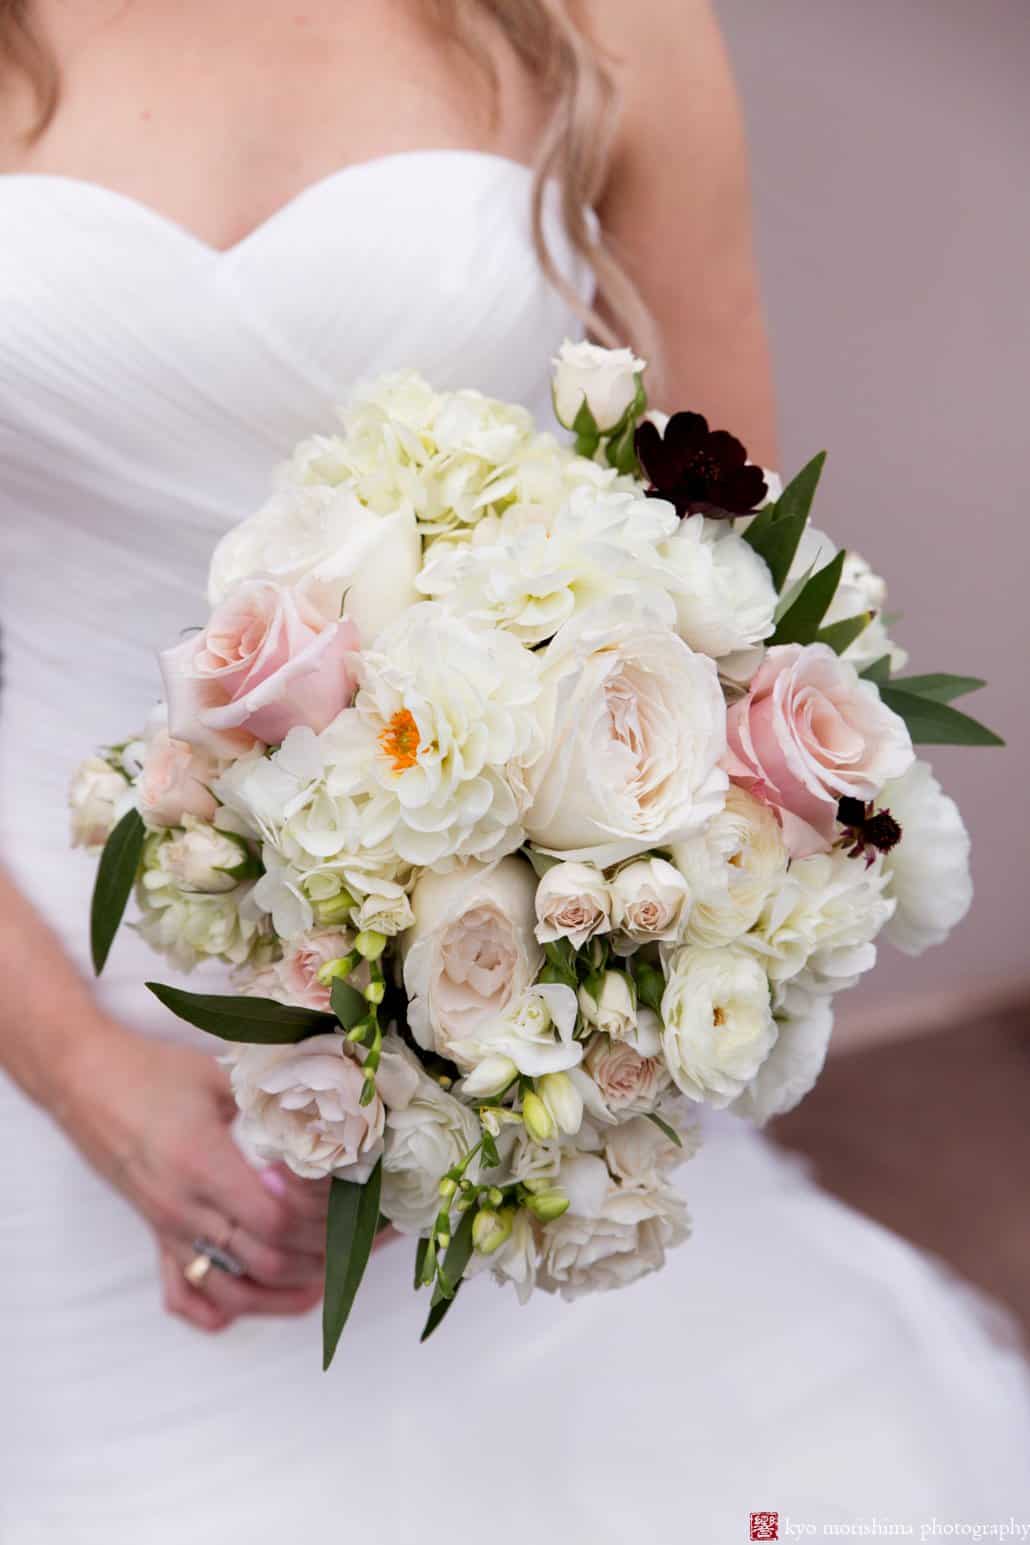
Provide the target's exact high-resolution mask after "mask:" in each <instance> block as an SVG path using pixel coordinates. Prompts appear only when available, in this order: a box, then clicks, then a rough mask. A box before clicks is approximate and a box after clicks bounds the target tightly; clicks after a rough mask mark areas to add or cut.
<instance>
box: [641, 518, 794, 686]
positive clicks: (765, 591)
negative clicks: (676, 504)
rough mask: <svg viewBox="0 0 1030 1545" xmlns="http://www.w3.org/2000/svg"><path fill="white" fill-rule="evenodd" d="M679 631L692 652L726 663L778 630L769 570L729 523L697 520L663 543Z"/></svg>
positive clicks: (683, 524)
mask: <svg viewBox="0 0 1030 1545" xmlns="http://www.w3.org/2000/svg"><path fill="white" fill-rule="evenodd" d="M661 557H662V561H663V563H664V565H665V583H666V588H667V589H668V591H669V594H670V595H671V596H672V599H673V601H674V602H675V605H676V627H677V631H678V632H679V635H680V637H681V638H682V639H684V640H685V641H686V643H688V644H689V645H690V647H691V649H696V650H698V651H699V652H700V653H701V654H706V655H711V656H712V658H713V659H720V658H721V657H722V656H725V655H734V654H736V653H737V652H738V651H740V650H750V649H754V648H755V647H756V646H757V645H759V644H761V642H762V641H763V639H766V638H768V637H769V635H770V634H771V633H772V632H773V631H774V629H775V627H776V621H775V612H776V600H777V597H776V590H775V587H774V586H773V582H772V576H771V574H770V573H769V569H768V565H767V564H766V562H765V560H764V559H763V558H760V557H759V556H758V554H757V553H756V552H755V550H754V548H753V547H751V546H750V545H749V544H748V543H747V542H745V541H744V538H743V537H742V536H739V535H738V534H737V533H736V532H735V531H733V530H731V529H730V527H729V524H728V523H727V522H726V521H721V520H706V519H705V517H704V516H703V515H692V516H691V517H690V519H689V520H681V521H679V522H678V525H677V527H676V530H675V532H674V534H673V535H672V536H670V537H669V539H668V540H667V541H666V542H664V543H663V544H662V548H661Z"/></svg>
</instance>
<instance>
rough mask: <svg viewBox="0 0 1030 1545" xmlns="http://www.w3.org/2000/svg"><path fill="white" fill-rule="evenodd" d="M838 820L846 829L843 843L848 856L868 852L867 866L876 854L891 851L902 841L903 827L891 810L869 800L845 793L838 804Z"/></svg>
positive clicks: (852, 856) (857, 856)
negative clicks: (876, 805) (864, 802)
mask: <svg viewBox="0 0 1030 1545" xmlns="http://www.w3.org/2000/svg"><path fill="white" fill-rule="evenodd" d="M837 820H838V821H839V822H840V824H841V825H842V826H843V828H844V832H843V842H844V847H845V850H846V852H847V854H848V857H849V858H861V857H862V856H863V854H864V855H865V863H866V868H867V869H868V868H869V865H870V864H871V863H872V862H873V859H874V858H875V857H876V855H877V853H889V852H890V850H891V848H893V847H896V846H897V844H898V843H899V842H900V841H901V827H900V826H899V825H898V823H897V821H896V820H895V819H894V817H893V816H892V815H891V813H890V811H889V810H877V809H876V807H875V806H874V805H873V804H872V802H870V803H869V804H868V805H866V804H863V802H862V801H861V800H860V799H854V798H853V797H852V796H851V795H845V797H844V798H843V799H842V800H841V801H840V803H839V804H838V806H837Z"/></svg>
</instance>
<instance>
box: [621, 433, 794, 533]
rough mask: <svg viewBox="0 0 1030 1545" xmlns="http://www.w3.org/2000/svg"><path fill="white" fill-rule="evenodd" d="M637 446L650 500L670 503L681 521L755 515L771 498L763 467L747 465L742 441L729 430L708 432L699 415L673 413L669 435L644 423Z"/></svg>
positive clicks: (638, 436) (635, 443) (636, 439)
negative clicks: (694, 517) (697, 518)
mask: <svg viewBox="0 0 1030 1545" xmlns="http://www.w3.org/2000/svg"><path fill="white" fill-rule="evenodd" d="M634 445H635V447H636V452H637V460H638V461H639V463H640V466H641V470H642V471H643V473H644V476H645V477H646V478H647V480H648V482H649V484H650V485H651V486H650V487H649V488H648V490H647V492H648V495H649V497H650V498H652V499H668V501H669V503H670V504H674V505H675V506H676V513H677V515H679V517H680V518H681V519H683V517H684V516H687V515H709V516H715V517H716V518H717V519H727V518H729V517H730V516H732V515H750V514H751V512H752V510H754V509H755V507H756V506H757V505H759V504H761V502H762V500H763V499H764V498H765V496H766V494H767V493H768V487H767V485H766V481H765V477H764V475H763V473H762V469H761V467H751V466H749V465H748V460H747V451H746V450H745V449H744V447H743V445H741V443H740V441H739V440H738V439H736V438H735V436H733V435H731V434H730V433H729V432H728V431H727V430H725V429H714V430H713V429H709V427H708V420H707V419H706V418H704V417H703V416H702V415H701V414H700V413H674V414H673V415H672V417H671V418H670V420H669V422H668V423H667V424H666V426H665V433H664V435H663V434H661V433H660V432H659V430H658V428H657V426H656V425H655V424H652V423H651V422H650V421H649V420H645V421H644V423H642V424H641V425H640V426H639V427H638V429H637V433H636V438H635V440H634Z"/></svg>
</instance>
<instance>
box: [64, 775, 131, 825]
mask: <svg viewBox="0 0 1030 1545" xmlns="http://www.w3.org/2000/svg"><path fill="white" fill-rule="evenodd" d="M131 803H132V791H131V789H130V787H129V780H128V779H127V778H126V777H125V776H124V774H123V773H120V772H119V771H118V769H117V768H116V767H112V766H111V764H110V762H108V761H106V760H105V759H104V758H103V757H102V756H88V757H87V758H86V760H85V761H84V762H80V764H79V766H78V767H77V768H76V769H75V775H74V777H73V778H72V781H71V786H70V788H69V790H68V807H69V810H70V812H71V840H72V847H74V848H94V847H100V846H101V845H102V844H103V843H105V842H106V841H107V839H108V837H109V836H110V835H111V830H112V828H113V827H114V824H115V821H116V820H117V819H118V814H119V812H120V810H121V807H122V805H123V804H124V806H125V808H126V809H128V808H129V806H130V805H131Z"/></svg>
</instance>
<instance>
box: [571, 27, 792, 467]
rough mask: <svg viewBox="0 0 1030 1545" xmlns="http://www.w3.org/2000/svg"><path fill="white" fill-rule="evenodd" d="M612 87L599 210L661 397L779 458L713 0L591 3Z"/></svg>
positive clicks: (734, 109) (734, 114) (742, 165)
mask: <svg viewBox="0 0 1030 1545" xmlns="http://www.w3.org/2000/svg"><path fill="white" fill-rule="evenodd" d="M585 14H586V15H587V16H588V17H589V19H590V20H591V22H592V26H593V31H594V35H595V37H596V39H597V42H598V43H599V44H600V46H601V47H602V48H603V49H604V50H605V51H606V52H607V53H608V55H609V60H610V66H611V68H612V72H613V74H614V77H615V81H616V84H617V87H618V89H619V93H620V97H621V110H620V119H619V128H618V133H617V138H616V142H615V145H614V147H613V153H612V159H611V165H610V173H609V178H608V182H607V186H606V190H605V194H604V197H603V200H602V202H601V205H600V209H599V214H600V216H601V220H602V224H603V226H604V228H605V231H606V234H607V235H608V237H609V239H610V240H611V241H612V243H613V244H614V246H615V248H616V249H617V251H618V253H619V254H620V256H621V258H622V261H623V263H624V265H625V267H626V269H627V270H628V272H629V273H630V275H631V277H632V278H633V279H634V280H635V282H636V284H637V287H638V289H639V290H640V293H641V295H642V297H643V299H644V301H645V302H646V304H647V306H648V308H649V310H650V312H651V314H652V316H653V318H654V320H655V323H656V324H657V330H658V335H659V338H660V342H661V347H662V352H663V363H664V367H665V369H664V382H663V390H662V394H661V395H662V401H661V402H656V404H655V405H656V406H660V407H665V406H668V407H670V408H672V407H676V408H693V409H696V410H698V411H701V412H704V413H705V414H706V415H707V416H708V417H709V418H710V419H711V420H712V423H713V427H716V426H717V427H719V428H725V429H730V430H731V431H732V432H733V433H734V434H736V435H738V436H739V437H740V438H741V439H742V440H743V441H744V443H745V444H746V446H747V447H748V450H749V452H750V453H751V457H752V459H753V460H755V461H757V462H760V463H761V464H762V465H764V466H767V467H776V466H778V454H777V444H776V425H775V414H774V409H773V388H772V379H771V375H770V368H769V355H768V348H767V343H766V333H765V323H764V318H763V314H762V305H761V298H760V294H759V285H758V278H757V273H756V268H755V259H754V253H753V248H752V235H751V198H750V188H749V179H748V166H747V152H746V147H745V143H744V132H743V125H742V121H741V113H740V106H739V102H738V99H737V93H736V89H735V86H734V83H733V78H732V75H731V72H730V67H729V62H728V60H727V57H726V51H725V48H724V45H723V41H722V37H721V35H720V32H719V28H718V24H717V22H716V20H715V17H714V16H713V14H712V8H711V5H710V4H709V3H708V0H677V3H675V4H669V0H634V4H632V5H627V4H625V0H588V4H587V6H586V10H585Z"/></svg>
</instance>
